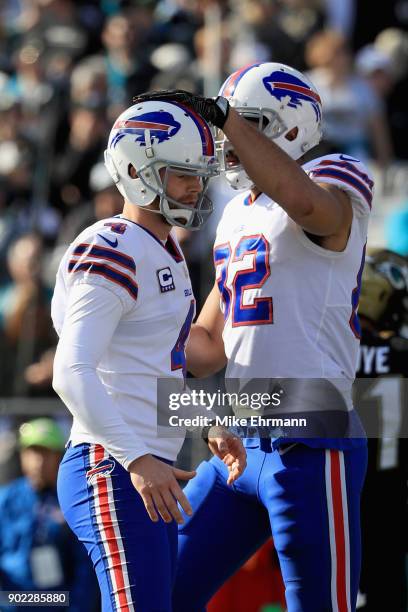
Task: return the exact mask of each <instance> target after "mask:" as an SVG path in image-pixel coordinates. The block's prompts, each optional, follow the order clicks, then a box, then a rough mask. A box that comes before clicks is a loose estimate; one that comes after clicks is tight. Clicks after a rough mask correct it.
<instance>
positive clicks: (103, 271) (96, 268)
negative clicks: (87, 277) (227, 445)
mask: <svg viewBox="0 0 408 612" xmlns="http://www.w3.org/2000/svg"><path fill="white" fill-rule="evenodd" d="M68 271H69V272H72V273H75V272H88V273H89V274H97V275H99V276H103V277H104V278H107V279H108V280H110V281H112V282H113V283H116V284H117V285H119V286H120V287H123V288H124V289H126V291H127V292H128V293H129V295H130V296H131V297H132V298H133V299H134V300H137V295H138V291H139V288H138V285H137V283H136V281H134V280H133V279H132V278H130V276H128V275H127V274H123V273H122V272H119V271H118V270H115V268H111V266H109V265H108V264H103V263H97V262H95V261H84V262H80V261H77V260H75V259H71V260H70V262H69V264H68Z"/></svg>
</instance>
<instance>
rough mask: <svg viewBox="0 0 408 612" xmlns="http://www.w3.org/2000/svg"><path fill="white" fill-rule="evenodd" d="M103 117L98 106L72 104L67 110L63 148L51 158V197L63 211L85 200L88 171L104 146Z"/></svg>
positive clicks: (104, 119)
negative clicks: (52, 165)
mask: <svg viewBox="0 0 408 612" xmlns="http://www.w3.org/2000/svg"><path fill="white" fill-rule="evenodd" d="M106 129H107V128H106V118H105V114H104V112H103V111H102V110H101V109H98V108H97V109H94V108H92V107H89V106H88V105H84V106H81V105H78V106H74V107H73V108H72V109H71V112H70V131H69V136H68V141H67V142H66V145H65V148H64V150H63V151H62V152H61V153H60V155H58V156H57V158H56V159H55V162H54V172H53V184H54V190H55V191H54V194H55V200H54V201H56V200H57V198H58V203H59V205H60V206H61V207H62V210H63V211H64V212H65V213H67V212H68V211H69V210H70V208H72V207H75V206H78V205H79V204H82V203H83V202H84V201H87V200H89V197H90V191H89V173H90V169H91V168H92V166H93V165H94V164H95V163H96V162H97V161H98V159H99V157H100V155H101V152H102V151H103V150H104V144H105V133H106Z"/></svg>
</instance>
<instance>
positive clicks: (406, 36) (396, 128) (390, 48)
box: [373, 2, 408, 160]
mask: <svg viewBox="0 0 408 612" xmlns="http://www.w3.org/2000/svg"><path fill="white" fill-rule="evenodd" d="M406 5H407V9H406V10H407V19H408V2H407V3H406ZM407 25H408V24H407ZM373 44H374V47H375V48H376V49H377V50H378V51H379V52H381V53H383V54H384V55H386V56H387V57H388V58H389V60H390V63H391V67H392V71H393V77H394V87H393V88H392V91H391V92H390V94H389V96H388V98H387V117H388V122H389V126H390V131H391V136H392V142H393V146H394V149H395V152H396V155H397V157H398V158H399V159H404V160H408V113H407V108H408V32H404V31H402V30H399V29H397V28H386V29H385V30H382V31H381V32H380V33H379V34H378V35H377V36H376V38H375V39H374V43H373Z"/></svg>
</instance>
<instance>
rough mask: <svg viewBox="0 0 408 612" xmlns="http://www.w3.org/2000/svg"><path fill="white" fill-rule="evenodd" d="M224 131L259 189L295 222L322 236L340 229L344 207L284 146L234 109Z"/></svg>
mask: <svg viewBox="0 0 408 612" xmlns="http://www.w3.org/2000/svg"><path fill="white" fill-rule="evenodd" d="M223 131H224V132H225V135H226V136H227V138H228V140H229V141H230V142H231V143H232V144H233V146H234V149H235V152H236V153H237V155H238V157H239V158H240V160H241V162H242V164H243V166H244V168H245V170H246V172H247V174H248V175H249V176H250V177H251V179H252V180H253V181H254V183H255V185H256V186H257V187H258V189H260V190H261V191H262V192H264V193H265V194H266V195H268V196H269V197H270V198H271V199H272V200H274V201H275V202H277V203H278V204H279V205H280V206H281V207H282V208H283V209H284V210H285V211H286V212H287V214H288V215H289V217H290V218H291V219H293V221H295V223H297V224H298V225H300V226H301V227H303V228H304V229H306V230H307V231H310V232H312V233H315V234H320V235H330V234H332V233H335V232H336V231H337V230H338V228H339V227H340V225H341V222H342V211H341V208H340V207H338V206H337V204H336V202H335V201H333V198H332V196H331V195H330V194H329V193H328V192H327V191H325V190H323V189H322V188H321V187H319V186H318V185H317V184H316V183H314V182H313V181H312V180H311V179H310V178H309V177H308V176H307V174H306V173H305V172H304V171H303V170H302V168H301V166H300V165H299V164H298V163H297V162H296V161H294V160H293V159H291V158H290V157H289V156H288V155H287V154H286V153H285V152H284V151H283V150H282V149H281V148H280V147H278V146H277V145H275V143H273V142H271V140H269V139H268V138H266V137H265V136H264V135H263V134H261V133H260V132H259V131H258V130H257V129H255V128H254V127H253V126H252V125H251V124H250V123H249V122H248V121H245V119H243V118H242V117H241V116H240V115H239V114H238V113H237V112H236V111H234V109H231V110H230V113H229V115H228V119H227V122H226V123H225V125H224V127H223Z"/></svg>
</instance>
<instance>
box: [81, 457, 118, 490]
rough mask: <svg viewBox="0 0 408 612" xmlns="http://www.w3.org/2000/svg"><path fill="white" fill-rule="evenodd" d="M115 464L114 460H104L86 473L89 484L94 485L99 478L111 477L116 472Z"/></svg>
mask: <svg viewBox="0 0 408 612" xmlns="http://www.w3.org/2000/svg"><path fill="white" fill-rule="evenodd" d="M114 467H115V462H114V461H113V460H112V459H102V461H99V463H97V464H96V465H95V467H93V468H91V469H90V470H88V471H87V473H86V479H87V481H88V483H89V484H93V483H94V482H95V481H96V479H97V478H98V477H99V476H104V477H106V476H109V474H111V473H112V472H113V470H114Z"/></svg>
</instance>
